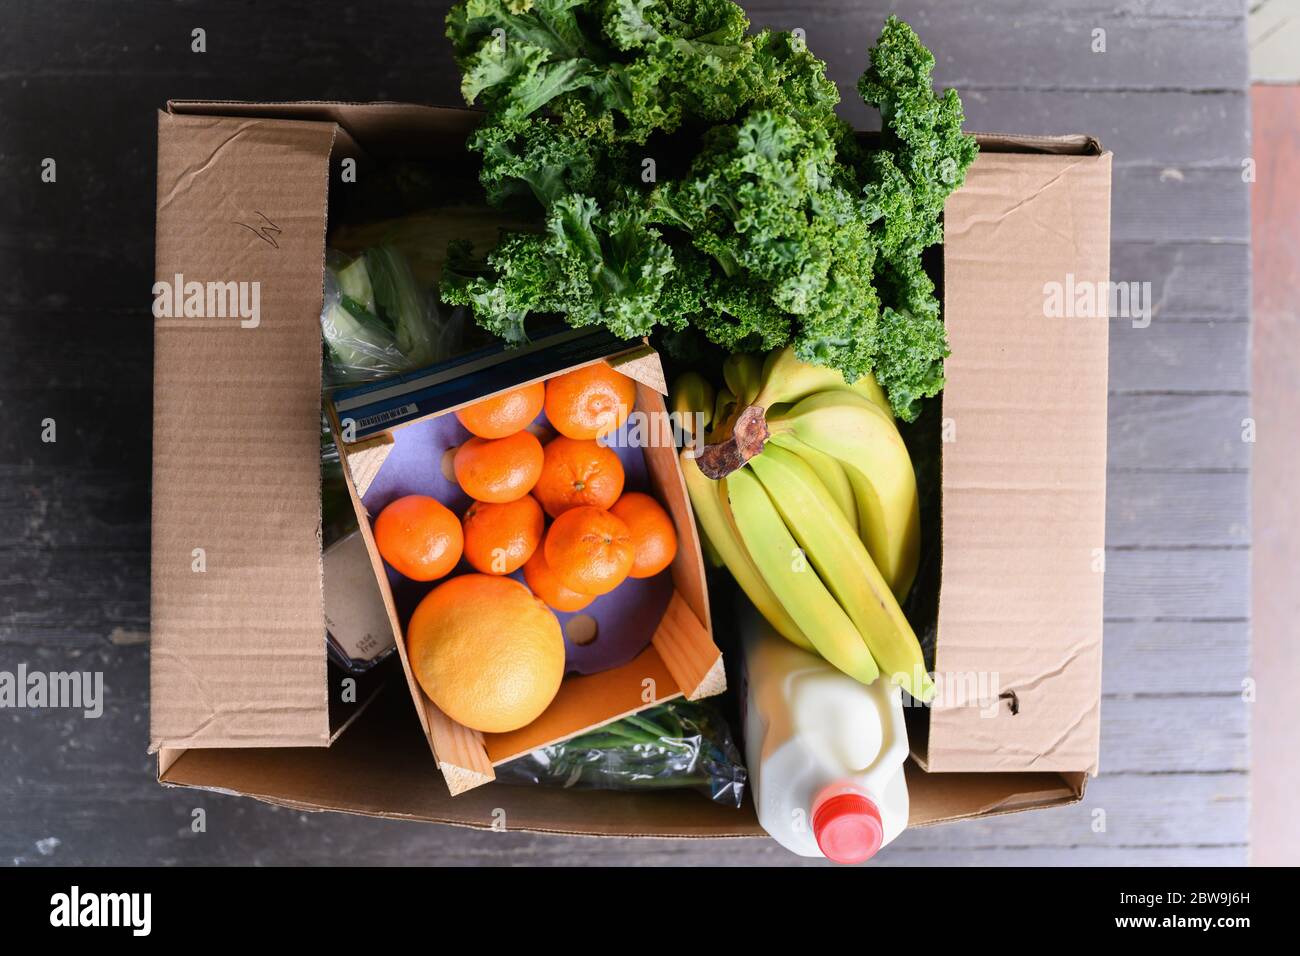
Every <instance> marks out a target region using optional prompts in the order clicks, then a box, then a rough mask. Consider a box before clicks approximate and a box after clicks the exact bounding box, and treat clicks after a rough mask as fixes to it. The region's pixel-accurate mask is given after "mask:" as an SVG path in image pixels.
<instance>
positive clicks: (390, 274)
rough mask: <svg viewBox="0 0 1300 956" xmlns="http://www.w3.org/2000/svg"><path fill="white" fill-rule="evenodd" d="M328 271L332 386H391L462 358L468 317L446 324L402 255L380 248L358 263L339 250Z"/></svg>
mask: <svg viewBox="0 0 1300 956" xmlns="http://www.w3.org/2000/svg"><path fill="white" fill-rule="evenodd" d="M325 266H326V267H325V298H324V305H323V307H322V309H321V332H322V334H323V335H324V338H325V348H326V356H327V358H328V363H327V371H328V379H329V384H335V385H340V384H348V383H352V382H364V381H372V380H374V379H380V378H386V377H388V376H390V375H396V374H398V373H401V372H409V371H413V370H414V369H417V368H423V367H424V366H426V365H432V364H433V363H435V362H440V361H442V360H443V359H446V358H449V357H450V356H452V355H453V354H455V352H456V350H457V348H458V346H459V344H460V329H461V326H462V325H463V317H452V318H450V319H448V318H445V317H444V316H443V314H442V312H441V309H440V307H439V305H438V302H437V296H436V295H430V294H429V293H428V291H427V290H425V289H423V288H421V287H420V285H419V284H418V283H417V282H416V280H415V277H414V275H413V274H412V273H411V267H410V264H409V263H408V262H407V260H406V257H405V256H403V255H402V254H401V253H400V252H398V251H397V250H396V249H393V248H391V247H389V246H376V247H374V248H370V249H366V250H365V251H364V252H362V253H361V254H360V255H358V256H356V257H349V256H347V255H345V254H343V253H340V252H336V251H333V250H331V251H330V253H329V255H328V256H327V258H326V263H325Z"/></svg>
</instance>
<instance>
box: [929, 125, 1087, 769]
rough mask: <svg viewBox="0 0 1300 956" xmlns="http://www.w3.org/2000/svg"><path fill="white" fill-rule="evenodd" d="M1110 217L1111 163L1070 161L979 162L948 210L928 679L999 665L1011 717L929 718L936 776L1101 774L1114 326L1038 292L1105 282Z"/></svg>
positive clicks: (963, 709)
mask: <svg viewBox="0 0 1300 956" xmlns="http://www.w3.org/2000/svg"><path fill="white" fill-rule="evenodd" d="M1088 142H1089V143H1091V142H1093V141H1091V140H1089V141H1088ZM1072 184H1073V185H1072ZM1109 205H1110V154H1109V153H1103V154H1101V155H1100V156H1094V155H1091V154H1090V153H1089V154H1086V155H1082V156H1080V155H1077V154H1074V153H1066V151H1064V150H1061V151H1057V153H1056V154H1055V155H1049V154H1041V155H1034V156H1023V157H1011V156H1004V155H999V154H998V153H997V152H990V153H988V154H987V155H984V156H981V157H980V159H979V160H977V162H976V165H975V166H974V167H972V169H971V171H970V172H969V173H968V177H967V184H966V186H965V187H963V190H962V191H960V192H959V193H957V194H955V196H954V197H953V199H952V200H950V201H949V206H948V214H947V217H946V223H945V236H946V241H945V247H944V256H945V282H946V283H947V289H946V294H945V303H944V305H945V321H946V322H947V323H948V327H949V338H950V341H951V342H952V348H953V353H954V355H953V358H952V359H950V360H949V366H948V379H949V383H948V387H947V388H946V389H945V392H944V403H945V404H944V410H943V415H944V416H945V420H948V419H949V418H950V417H951V418H952V419H953V421H954V422H955V424H956V425H957V436H958V440H957V441H956V442H953V443H949V444H945V445H944V446H943V453H944V464H943V490H942V497H943V503H942V514H943V517H942V519H941V521H942V525H943V530H942V535H943V539H944V554H943V571H942V574H941V578H942V583H941V591H940V599H939V630H938V643H937V653H936V662H935V664H936V668H937V670H938V671H939V672H940V673H941V674H948V675H964V674H979V673H981V672H984V673H987V671H988V665H987V664H981V661H987V660H989V659H991V656H993V655H992V649H993V648H1001V651H1000V652H999V653H998V655H997V656H998V660H999V664H998V670H997V672H995V676H996V677H997V678H998V690H999V691H1001V696H1003V697H1005V696H1007V694H1008V693H1011V694H1014V695H1016V696H1015V700H1016V703H1017V705H1018V706H1017V708H1016V710H1017V711H1018V715H1017V716H1010V714H1011V713H1015V712H1016V711H1012V710H1009V709H1008V708H1005V707H1002V706H1000V705H999V704H998V703H997V702H996V701H995V702H993V703H994V706H995V707H997V708H998V714H997V716H996V717H994V718H990V719H986V718H984V717H982V716H981V715H980V713H979V712H980V711H981V710H983V709H984V708H985V707H986V706H987V702H984V701H980V702H978V703H974V704H972V703H967V704H965V705H964V706H958V707H948V708H944V709H934V710H932V711H931V712H930V726H929V731H928V734H926V737H925V738H924V739H923V740H922V741H921V742H920V744H919V746H918V745H915V744H914V746H915V748H916V750H917V759H918V761H919V762H921V763H922V764H923V765H924V766H926V768H927V769H928V771H929V772H931V773H947V772H959V771H975V772H1012V771H1021V772H1024V771H1039V770H1043V771H1058V772H1061V771H1085V770H1086V771H1088V772H1091V773H1096V771H1097V760H1098V750H1099V739H1100V696H1101V686H1100V673H1101V663H1100V660H1101V642H1102V631H1103V627H1102V583H1101V575H1100V573H1098V571H1097V569H1096V568H1095V567H1090V565H1091V564H1092V563H1094V562H1095V555H1096V554H1097V553H1098V549H1101V548H1103V547H1104V543H1105V484H1106V470H1105V457H1106V379H1107V344H1106V343H1107V332H1108V322H1107V320H1106V317H1105V315H1104V311H1105V310H1104V306H1103V309H1102V312H1103V314H1102V315H1100V316H1090V317H1068V318H1053V317H1050V316H1049V315H1048V313H1047V311H1046V309H1045V306H1044V301H1045V296H1046V292H1047V286H1046V284H1045V283H1046V282H1047V281H1049V280H1050V281H1056V282H1059V283H1061V284H1064V283H1065V282H1066V281H1067V275H1069V276H1074V275H1076V274H1077V277H1078V280H1079V281H1080V283H1081V284H1082V283H1084V282H1089V283H1090V282H1099V283H1102V282H1106V281H1107V280H1108V278H1109ZM986 259H987V260H989V261H988V264H987V267H986V266H985V265H984V260H986ZM1039 260H1041V265H1040V264H1039ZM954 287H960V288H961V289H962V293H961V295H962V296H963V297H964V298H962V299H961V300H960V301H959V300H958V299H957V297H956V295H955V293H954V291H953V290H954ZM997 295H1001V296H1002V298H1001V299H1000V300H999V299H997ZM962 323H965V324H964V325H963V324H962ZM1015 323H1019V326H1018V329H1017V330H1016V331H1012V332H1002V331H1000V330H1001V329H1002V327H1003V326H1007V327H1009V328H1010V327H1012V326H1014V325H1015ZM1052 362H1055V363H1056V364H1055V365H1052V364H1051V363H1052ZM1044 363H1047V364H1044ZM991 376H992V377H993V378H992V379H990V377H991ZM993 382H995V383H996V384H992V383H993ZM960 403H964V404H960ZM1071 403H1072V404H1071ZM1036 410H1037V411H1038V413H1037V414H1035V411H1036ZM963 412H965V413H972V412H973V415H972V414H966V416H965V417H963ZM963 425H964V426H965V427H964V428H963ZM972 429H975V431H972ZM1021 448H1023V449H1024V451H1023V453H1021V451H1020V449H1021ZM1008 472H1009V473H1011V474H1013V475H1015V477H1016V485H1015V488H1010V486H1008V485H1007V483H1006V480H1005V479H1006V477H1007V474H1008ZM1021 487H1023V488H1024V489H1026V490H1025V491H1024V492H1022V491H1020V490H1016V489H1019V488H1021ZM1008 494H1011V495H1013V496H1014V497H1010V498H1009V497H1007V495H1008ZM998 508H1002V509H1003V511H1002V513H1000V514H999V513H998ZM1006 509H1010V510H1006ZM986 516H987V517H986ZM981 528H982V529H983V530H980V529H981ZM954 542H956V543H955V546H954Z"/></svg>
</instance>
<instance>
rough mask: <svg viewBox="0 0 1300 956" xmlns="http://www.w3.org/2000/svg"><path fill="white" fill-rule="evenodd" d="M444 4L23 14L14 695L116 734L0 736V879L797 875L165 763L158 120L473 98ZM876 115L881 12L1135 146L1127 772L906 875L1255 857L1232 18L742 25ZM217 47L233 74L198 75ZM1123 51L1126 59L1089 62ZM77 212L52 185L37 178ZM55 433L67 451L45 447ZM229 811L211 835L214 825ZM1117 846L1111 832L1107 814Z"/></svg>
mask: <svg viewBox="0 0 1300 956" xmlns="http://www.w3.org/2000/svg"><path fill="white" fill-rule="evenodd" d="M446 6H447V5H446V3H445V2H444V3H428V2H414V0H376V2H372V3H367V4H364V5H355V6H346V7H339V8H337V9H332V10H331V12H330V15H328V16H325V17H322V16H321V15H320V13H321V10H320V7H319V5H318V4H316V3H309V2H306V0H287V2H281V3H277V4H269V3H264V4H257V5H253V6H242V5H241V6H239V7H234V6H233V5H228V4H217V3H211V2H207V3H184V4H181V3H172V2H168V0H134V2H129V3H123V2H110V0H97V2H90V3H70V2H59V0H53V2H44V3H37V2H35V0H26V2H18V3H11V4H9V5H8V6H7V8H6V26H5V29H4V30H3V31H2V32H0V63H4V67H3V68H0V179H2V180H3V183H4V185H5V196H6V214H5V216H4V218H3V220H0V272H2V273H3V274H4V275H5V276H6V281H5V283H3V284H2V285H0V336H3V340H4V342H5V347H4V348H3V349H0V409H3V411H4V415H3V416H0V669H9V670H12V669H13V668H14V667H16V666H17V664H18V663H19V662H26V663H27V664H28V665H29V666H30V667H33V668H44V669H62V668H68V667H83V668H94V669H103V670H104V671H105V675H106V684H107V687H108V695H109V703H108V710H107V711H106V713H105V716H104V717H103V718H102V719H100V720H99V721H84V720H80V719H73V718H70V717H68V716H67V715H66V712H59V711H27V712H16V711H12V710H6V711H3V712H0V860H3V861H10V860H12V861H14V862H17V863H44V862H64V863H73V862H81V863H128V862H163V863H322V862H331V863H389V862H392V863H432V862H438V863H448V864H470V865H472V864H483V863H501V864H572V863H610V862H617V863H631V864H650V863H683V864H685V863H690V864H701V863H703V864H721V865H726V864H753V865H788V864H794V863H798V862H800V861H798V860H796V859H795V858H793V857H791V856H789V855H788V854H786V853H784V852H783V851H781V850H780V849H779V848H777V847H776V846H775V845H773V844H771V843H770V842H767V841H757V840H743V841H725V842H709V843H691V842H682V841H629V840H601V841H593V840H570V839H562V838H556V837H534V836H529V835H524V834H512V833H505V834H493V833H487V834H485V833H476V832H469V831H460V830H451V829H444V828H439V827H429V826H421V825H416V824H405V823H388V822H383V821H377V820H365V819H360V818H353V817H344V816H337V815H331V814H300V813H294V812H291V811H287V810H279V809H276V808H272V807H268V806H265V805H262V804H259V803H256V802H255V801H251V800H245V799H239V798H234V797H228V796H222V795H216V794H207V793H194V792H186V791H169V790H164V789H162V788H160V787H158V786H157V785H156V784H155V783H154V782H153V764H152V761H151V760H150V759H149V758H148V757H147V756H146V755H145V753H144V747H145V742H146V739H147V735H146V726H147V707H148V678H147V674H148V663H147V661H148V647H147V643H145V641H146V639H147V629H148V612H149V608H148V597H149V594H148V541H149V538H148V514H149V492H148V482H149V464H148V462H149V446H150V439H149V421H150V371H149V370H150V361H151V325H150V319H149V315H148V309H147V299H146V290H147V289H148V288H149V284H150V282H151V281H152V271H153V256H152V240H153V205H154V195H153V150H154V121H155V120H154V110H155V109H157V108H158V107H160V106H161V105H162V104H163V103H164V102H165V100H166V99H167V98H168V97H177V98H180V97H213V98H231V99H293V98H310V99H354V100H377V99H396V100H410V101H417V102H432V103H454V102H457V98H458V92H457V76H456V72H455V69H454V67H453V65H452V63H451V60H450V56H449V54H448V50H447V46H446V43H445V41H444V40H443V38H442V26H441V19H442V15H443V13H444V11H445V9H446ZM747 7H748V9H749V10H750V13H751V17H752V19H753V20H754V22H755V23H756V24H758V25H763V26H773V27H781V28H789V27H796V26H798V27H802V28H803V29H804V30H805V31H806V32H807V36H808V41H809V44H810V46H811V47H812V48H813V49H814V50H815V51H816V52H818V53H819V54H820V55H822V56H823V57H824V58H826V59H827V60H828V62H829V64H830V73H831V76H832V78H834V79H835V80H836V81H837V82H838V83H839V84H840V86H841V89H842V90H843V92H844V99H845V102H844V108H843V111H844V115H845V116H846V117H847V118H849V119H851V120H853V121H855V122H860V123H864V124H867V125H876V119H875V118H874V117H872V116H871V115H870V114H869V111H868V110H866V109H865V108H864V107H863V106H862V105H861V104H860V103H859V102H857V100H856V95H855V94H854V92H853V86H854V83H855V81H856V79H857V76H858V74H859V73H860V72H861V69H862V62H863V53H864V50H865V48H866V45H867V44H868V43H869V41H870V39H871V38H872V37H873V35H874V33H875V31H876V30H878V28H879V25H880V23H881V21H882V20H883V17H884V16H885V15H886V13H887V12H889V11H890V10H894V11H897V12H898V13H899V14H901V15H902V16H904V18H906V19H908V20H909V21H910V22H912V23H913V25H914V26H916V27H917V29H918V30H919V31H920V32H921V35H922V38H923V39H924V40H925V41H926V42H927V43H928V44H929V45H930V46H931V47H932V48H933V49H934V50H935V51H936V54H937V58H938V68H937V75H938V79H939V81H940V82H941V83H945V84H956V85H958V86H959V87H960V88H961V90H962V93H963V97H964V101H965V103H966V109H967V115H968V118H969V123H970V126H971V128H974V129H980V130H1002V131H1013V132H1027V133H1056V132H1089V133H1092V134H1094V135H1097V136H1098V137H1100V138H1101V140H1102V141H1103V142H1104V143H1105V145H1106V146H1107V147H1108V148H1110V149H1112V150H1113V151H1114V153H1115V189H1114V199H1113V203H1112V216H1113V246H1112V276H1113V278H1114V279H1116V280H1117V281H1118V280H1123V281H1136V282H1150V283H1151V287H1152V297H1153V302H1154V308H1153V319H1152V322H1151V325H1150V326H1149V327H1147V328H1141V329H1139V328H1133V327H1132V325H1131V323H1126V322H1124V321H1122V320H1120V319H1115V320H1112V326H1111V329H1112V340H1111V341H1112V356H1111V382H1110V388H1111V397H1110V423H1111V435H1110V475H1111V477H1110V484H1109V489H1108V522H1107V525H1108V529H1107V530H1108V536H1109V544H1110V553H1109V555H1108V561H1107V577H1106V581H1107V583H1106V615H1107V619H1108V623H1107V632H1106V646H1105V654H1104V658H1105V664H1104V666H1105V677H1104V691H1105V694H1104V700H1103V705H1102V714H1103V747H1102V758H1101V765H1102V775H1101V777H1099V778H1098V779H1097V780H1095V781H1093V782H1092V784H1091V786H1090V788H1089V791H1088V794H1087V797H1086V799H1085V800H1084V802H1083V803H1082V804H1080V805H1078V806H1076V807H1069V808H1062V809H1056V810H1045V811H1038V812H1034V813H1029V814H1016V815H1012V816H1006V817H997V818H992V819H988V820H982V821H974V822H968V823H962V824H955V825H950V826H943V827H936V828H932V829H926V830H917V831H913V832H910V833H907V834H905V835H904V836H903V837H902V838H901V839H900V840H899V841H898V843H897V844H896V845H895V846H893V847H891V848H889V849H888V850H887V851H886V852H885V853H884V854H882V856H881V858H880V860H879V861H878V862H879V863H880V864H882V865H906V864H918V865H926V864H954V865H966V864H997V865H1035V864H1057V865H1060V864H1073V865H1092V864H1108V863H1109V864H1138V863H1154V864H1186V863H1200V864H1211V865H1213V864H1238V863H1242V862H1244V861H1245V858H1246V840H1247V837H1246V833H1247V827H1246V821H1247V810H1246V791H1247V789H1248V787H1247V784H1248V776H1247V773H1246V768H1247V763H1246V754H1247V747H1246V736H1247V733H1248V728H1249V712H1250V707H1249V705H1248V704H1246V703H1245V702H1243V700H1242V681H1243V680H1244V679H1246V678H1247V677H1248V676H1249V619H1250V607H1249V604H1248V598H1247V595H1248V593H1249V588H1248V586H1247V581H1248V573H1249V558H1250V554H1249V546H1250V531H1249V527H1250V526H1249V498H1248V494H1249V468H1250V445H1249V444H1248V443H1246V442H1243V441H1242V429H1243V424H1242V420H1243V419H1245V418H1247V417H1249V415H1250V408H1249V387H1250V386H1249V370H1248V365H1247V349H1248V345H1249V335H1250V331H1249V314H1250V307H1249V290H1250V284H1249V258H1250V245H1249V242H1250V236H1249V220H1248V213H1247V205H1248V200H1249V193H1248V189H1249V186H1248V185H1247V184H1246V183H1245V182H1243V179H1242V176H1241V173H1242V161H1243V159H1245V158H1247V157H1248V156H1249V146H1248V139H1247V127H1246V124H1247V116H1248V104H1247V101H1246V97H1245V95H1244V94H1245V84H1246V46H1245V21H1244V16H1245V5H1244V4H1243V3H1242V2H1240V0H1191V2H1175V0H1153V2H1141V0H1074V2H1070V0H1054V2H1048V3H1042V2H1036V0H1000V2H988V3H980V4H960V5H958V4H943V3H934V2H919V0H904V2H899V3H893V4H890V3H884V2H879V0H868V2H860V3H859V2H848V0H831V2H827V0H821V2H808V3H799V4H793V3H789V2H788V0H785V2H779V0H750V2H749V3H748V4H747ZM195 27H202V28H204V29H205V30H206V31H207V35H208V52H207V53H206V54H201V55H200V54H193V53H191V52H190V50H189V42H190V31H191V30H192V29H193V28H195ZM1096 29H1103V30H1105V31H1106V52H1105V53H1096V52H1093V50H1092V44H1093V38H1094V34H1093V31H1094V30H1096ZM46 156H53V157H56V158H57V159H58V162H59V181H58V183H57V185H47V186H42V185H40V184H39V180H38V173H39V164H40V161H41V159H42V158H44V157H46ZM46 417H53V418H55V419H56V420H57V422H58V438H59V440H58V442H57V444H52V445H51V444H44V443H42V442H41V441H40V438H39V435H40V422H41V420H42V419H43V418H46ZM197 806H202V807H204V808H205V809H206V810H207V812H208V820H209V827H208V832H207V833H206V834H199V835H196V834H193V833H192V832H191V831H190V828H189V820H190V811H191V810H192V809H193V808H194V807H197ZM1098 810H1102V811H1105V820H1106V827H1105V830H1104V831H1102V832H1097V830H1096V828H1095V821H1096V820H1097V813H1096V811H1098Z"/></svg>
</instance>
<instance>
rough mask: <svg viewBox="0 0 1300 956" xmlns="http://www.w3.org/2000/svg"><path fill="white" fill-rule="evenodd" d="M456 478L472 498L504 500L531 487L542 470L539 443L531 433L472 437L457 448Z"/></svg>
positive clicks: (511, 498) (454, 463)
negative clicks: (503, 436)
mask: <svg viewBox="0 0 1300 956" xmlns="http://www.w3.org/2000/svg"><path fill="white" fill-rule="evenodd" d="M452 469H453V470H454V471H455V473H456V481H457V482H459V483H460V487H461V489H462V490H463V491H464V492H465V494H467V495H469V496H470V497H471V498H473V499H474V500H475V501H491V502H497V503H500V502H505V501H514V500H515V499H517V498H522V497H523V496H524V495H526V494H528V492H530V491H532V490H533V485H535V484H537V476H538V475H540V474H541V473H542V443H541V442H539V441H538V440H537V436H536V435H534V434H533V433H532V432H515V433H514V434H513V435H508V436H507V437H505V438H471V439H470V440H469V441H467V442H465V444H463V445H461V446H460V447H459V448H457V449H456V457H455V459H454V460H453V461H452Z"/></svg>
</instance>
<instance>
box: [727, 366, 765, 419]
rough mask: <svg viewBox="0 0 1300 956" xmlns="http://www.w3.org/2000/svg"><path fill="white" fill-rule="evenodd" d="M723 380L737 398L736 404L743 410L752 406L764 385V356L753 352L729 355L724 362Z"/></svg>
mask: <svg viewBox="0 0 1300 956" xmlns="http://www.w3.org/2000/svg"><path fill="white" fill-rule="evenodd" d="M722 378H723V381H725V382H726V383H727V388H729V389H730V390H731V394H733V395H735V396H736V404H738V405H739V406H740V407H741V408H745V407H747V406H749V405H752V404H753V403H754V398H755V396H757V395H758V390H759V387H760V386H761V385H762V384H763V359H762V356H759V355H756V354H754V353H752V352H736V353H734V354H732V355H728V356H727V357H726V359H724V360H723V362H722Z"/></svg>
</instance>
